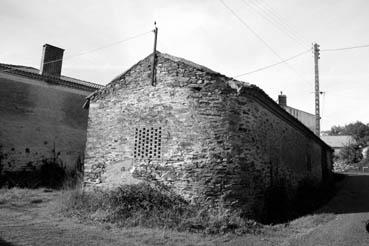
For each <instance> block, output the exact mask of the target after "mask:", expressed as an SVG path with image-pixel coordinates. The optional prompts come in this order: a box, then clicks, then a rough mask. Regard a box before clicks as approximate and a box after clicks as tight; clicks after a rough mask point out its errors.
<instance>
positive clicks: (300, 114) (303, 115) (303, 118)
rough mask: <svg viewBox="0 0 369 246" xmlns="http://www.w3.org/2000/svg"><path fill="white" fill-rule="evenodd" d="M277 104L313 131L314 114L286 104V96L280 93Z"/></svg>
mask: <svg viewBox="0 0 369 246" xmlns="http://www.w3.org/2000/svg"><path fill="white" fill-rule="evenodd" d="M278 104H279V105H280V106H281V107H282V108H284V109H285V110H286V111H287V112H288V113H290V114H291V115H292V116H293V117H295V118H296V119H298V120H299V121H300V122H301V123H302V124H304V125H305V126H306V127H307V128H309V129H310V130H311V131H312V132H315V124H316V120H315V115H314V114H310V113H308V112H305V111H303V110H300V109H296V108H293V107H291V106H288V105H287V96H286V95H283V94H282V92H281V95H279V96H278Z"/></svg>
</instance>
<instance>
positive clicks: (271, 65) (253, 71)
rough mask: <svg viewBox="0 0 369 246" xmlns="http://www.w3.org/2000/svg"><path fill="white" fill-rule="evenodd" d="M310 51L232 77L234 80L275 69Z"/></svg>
mask: <svg viewBox="0 0 369 246" xmlns="http://www.w3.org/2000/svg"><path fill="white" fill-rule="evenodd" d="M310 50H311V49H308V50H305V51H303V52H300V53H298V54H296V55H294V56H291V57H289V58H287V59H284V60H282V61H280V62H277V63H273V64H270V65H268V66H265V67H260V68H258V69H255V70H252V71H250V72H247V73H242V74H239V75H236V76H234V77H235V78H238V77H241V76H244V75H249V74H252V73H256V72H260V71H263V70H266V69H268V68H272V67H275V66H277V65H280V64H282V63H285V62H287V61H290V60H292V59H295V58H297V57H299V56H302V55H304V54H306V53H308V52H310Z"/></svg>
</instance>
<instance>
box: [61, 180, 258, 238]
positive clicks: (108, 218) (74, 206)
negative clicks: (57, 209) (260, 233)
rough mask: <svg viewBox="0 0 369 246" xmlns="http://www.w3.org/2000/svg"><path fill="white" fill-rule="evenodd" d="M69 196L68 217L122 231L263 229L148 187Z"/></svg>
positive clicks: (225, 212) (65, 206)
mask: <svg viewBox="0 0 369 246" xmlns="http://www.w3.org/2000/svg"><path fill="white" fill-rule="evenodd" d="M66 195H67V197H64V198H63V208H62V212H63V213H64V214H65V215H68V216H77V217H79V218H80V219H85V220H93V221H99V222H109V223H114V224H116V225H118V226H122V227H135V226H143V227H149V228H170V229H174V230H178V231H184V230H185V231H192V232H204V233H209V234H214V233H226V232H236V233H244V232H251V231H253V232H255V231H257V230H258V228H259V227H260V225H259V224H257V223H256V222H254V221H249V220H245V219H242V218H241V217H240V216H238V215H237V214H231V213H229V210H226V209H224V208H218V209H209V208H200V207H199V206H194V205H191V204H189V203H188V202H186V201H185V200H183V199H182V198H181V197H179V196H178V195H175V194H173V193H169V192H162V191H161V190H159V189H157V188H154V187H152V186H150V185H149V184H146V183H140V184H134V185H124V186H121V187H119V188H118V189H116V190H113V191H101V190H96V191H94V192H81V191H78V190H74V191H71V192H68V193H67V194H66Z"/></svg>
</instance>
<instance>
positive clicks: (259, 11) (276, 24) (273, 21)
mask: <svg viewBox="0 0 369 246" xmlns="http://www.w3.org/2000/svg"><path fill="white" fill-rule="evenodd" d="M241 1H242V2H243V3H244V4H245V5H247V6H248V7H249V8H252V9H254V10H255V13H256V14H258V15H259V16H261V17H262V18H263V19H265V20H266V21H268V22H269V23H270V24H272V25H273V26H274V27H276V28H277V29H278V30H279V31H281V32H282V33H284V34H286V35H287V36H288V37H289V38H290V39H292V40H294V41H295V42H297V43H298V44H299V45H301V46H302V47H305V45H304V42H302V41H301V40H299V39H298V37H297V36H296V35H294V34H293V33H292V32H291V31H289V30H288V29H287V28H285V27H284V26H283V24H281V23H280V22H278V20H276V19H275V18H273V16H272V15H270V13H268V12H267V11H266V9H265V8H263V6H261V5H259V4H258V3H257V2H250V3H249V2H247V1H246V0H241Z"/></svg>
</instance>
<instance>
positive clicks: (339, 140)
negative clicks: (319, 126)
mask: <svg viewBox="0 0 369 246" xmlns="http://www.w3.org/2000/svg"><path fill="white" fill-rule="evenodd" d="M321 139H322V140H323V141H324V142H326V143H327V144H328V145H329V146H331V147H332V148H342V147H344V146H346V145H348V144H351V143H355V142H356V141H355V139H354V138H353V137H352V136H349V135H343V136H321Z"/></svg>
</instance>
